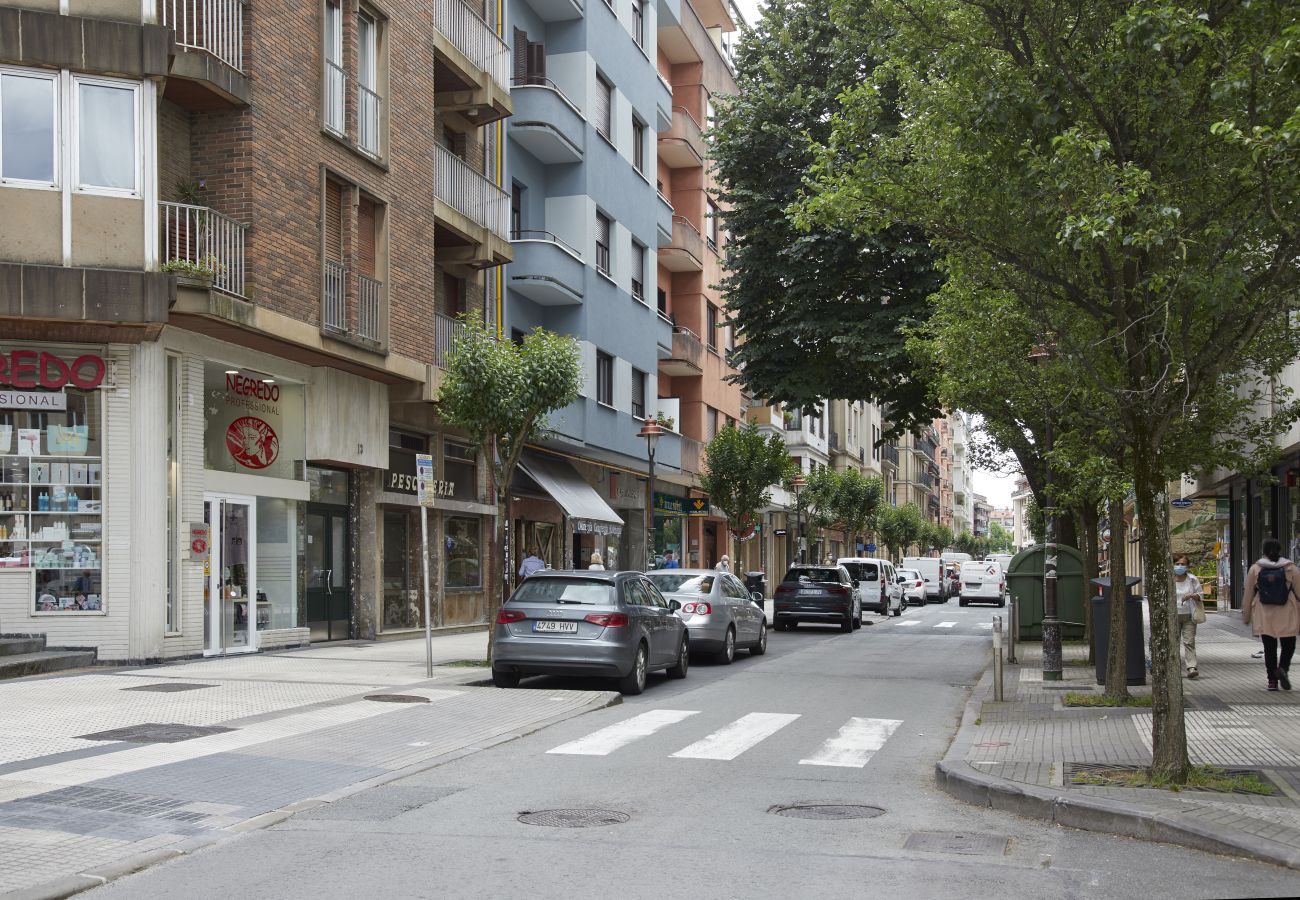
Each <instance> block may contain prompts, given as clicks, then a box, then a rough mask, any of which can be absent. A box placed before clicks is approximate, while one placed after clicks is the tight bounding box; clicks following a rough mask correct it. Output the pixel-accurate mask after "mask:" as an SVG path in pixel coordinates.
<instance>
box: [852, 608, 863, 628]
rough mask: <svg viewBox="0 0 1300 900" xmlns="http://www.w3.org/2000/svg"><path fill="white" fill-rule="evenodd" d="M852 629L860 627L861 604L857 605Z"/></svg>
mask: <svg viewBox="0 0 1300 900" xmlns="http://www.w3.org/2000/svg"><path fill="white" fill-rule="evenodd" d="M853 627H854V628H861V627H862V604H861V603H859V604H858V614H857V615H856V616H854V617H853Z"/></svg>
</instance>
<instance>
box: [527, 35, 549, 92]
mask: <svg viewBox="0 0 1300 900" xmlns="http://www.w3.org/2000/svg"><path fill="white" fill-rule="evenodd" d="M528 83H529V84H545V83H546V45H545V44H543V43H541V42H540V41H529V42H528Z"/></svg>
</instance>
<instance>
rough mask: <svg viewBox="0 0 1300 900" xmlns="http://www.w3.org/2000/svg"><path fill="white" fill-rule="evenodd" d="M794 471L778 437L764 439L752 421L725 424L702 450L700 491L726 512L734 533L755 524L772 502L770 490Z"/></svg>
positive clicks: (792, 464) (782, 442) (783, 444)
mask: <svg viewBox="0 0 1300 900" xmlns="http://www.w3.org/2000/svg"><path fill="white" fill-rule="evenodd" d="M793 471H794V462H793V460H791V459H790V456H789V454H788V453H786V449H785V441H783V440H782V439H781V436H780V435H775V434H773V435H769V436H768V437H766V438H765V437H763V434H762V432H760V431H759V428H758V426H757V425H756V424H754V423H753V422H749V423H747V424H745V425H743V426H741V427H739V428H737V427H736V426H735V425H727V427H725V428H723V429H721V430H720V431H719V432H718V433H717V434H715V435H714V436H713V440H711V441H709V443H708V446H706V447H705V448H704V471H703V472H702V473H701V474H700V488H701V489H702V490H703V491H705V493H707V494H708V495H709V499H710V501H711V502H712V503H713V504H714V505H715V506H717V507H719V508H721V509H723V510H726V513H727V523H728V525H729V526H730V527H731V529H732V530H733V531H742V530H744V529H745V528H746V527H747V526H748V525H750V524H752V523H754V522H756V521H758V517H759V514H760V513H761V512H762V510H763V508H764V507H766V506H767V505H768V504H769V503H771V501H772V491H771V489H772V487H773V486H774V485H777V484H780V483H782V482H783V481H784V480H785V479H786V478H787V477H788V476H789V475H790V473H792V472H793Z"/></svg>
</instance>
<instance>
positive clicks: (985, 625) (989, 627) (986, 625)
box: [980, 622, 993, 631]
mask: <svg viewBox="0 0 1300 900" xmlns="http://www.w3.org/2000/svg"><path fill="white" fill-rule="evenodd" d="M980 628H983V629H984V630H985V631H992V630H993V623H992V622H981V623H980Z"/></svg>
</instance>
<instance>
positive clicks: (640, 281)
mask: <svg viewBox="0 0 1300 900" xmlns="http://www.w3.org/2000/svg"><path fill="white" fill-rule="evenodd" d="M645 259H646V254H645V247H643V246H642V245H640V244H638V243H637V242H636V241H633V242H632V299H634V300H638V301H640V302H641V303H644V302H645V281H644V279H645Z"/></svg>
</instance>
